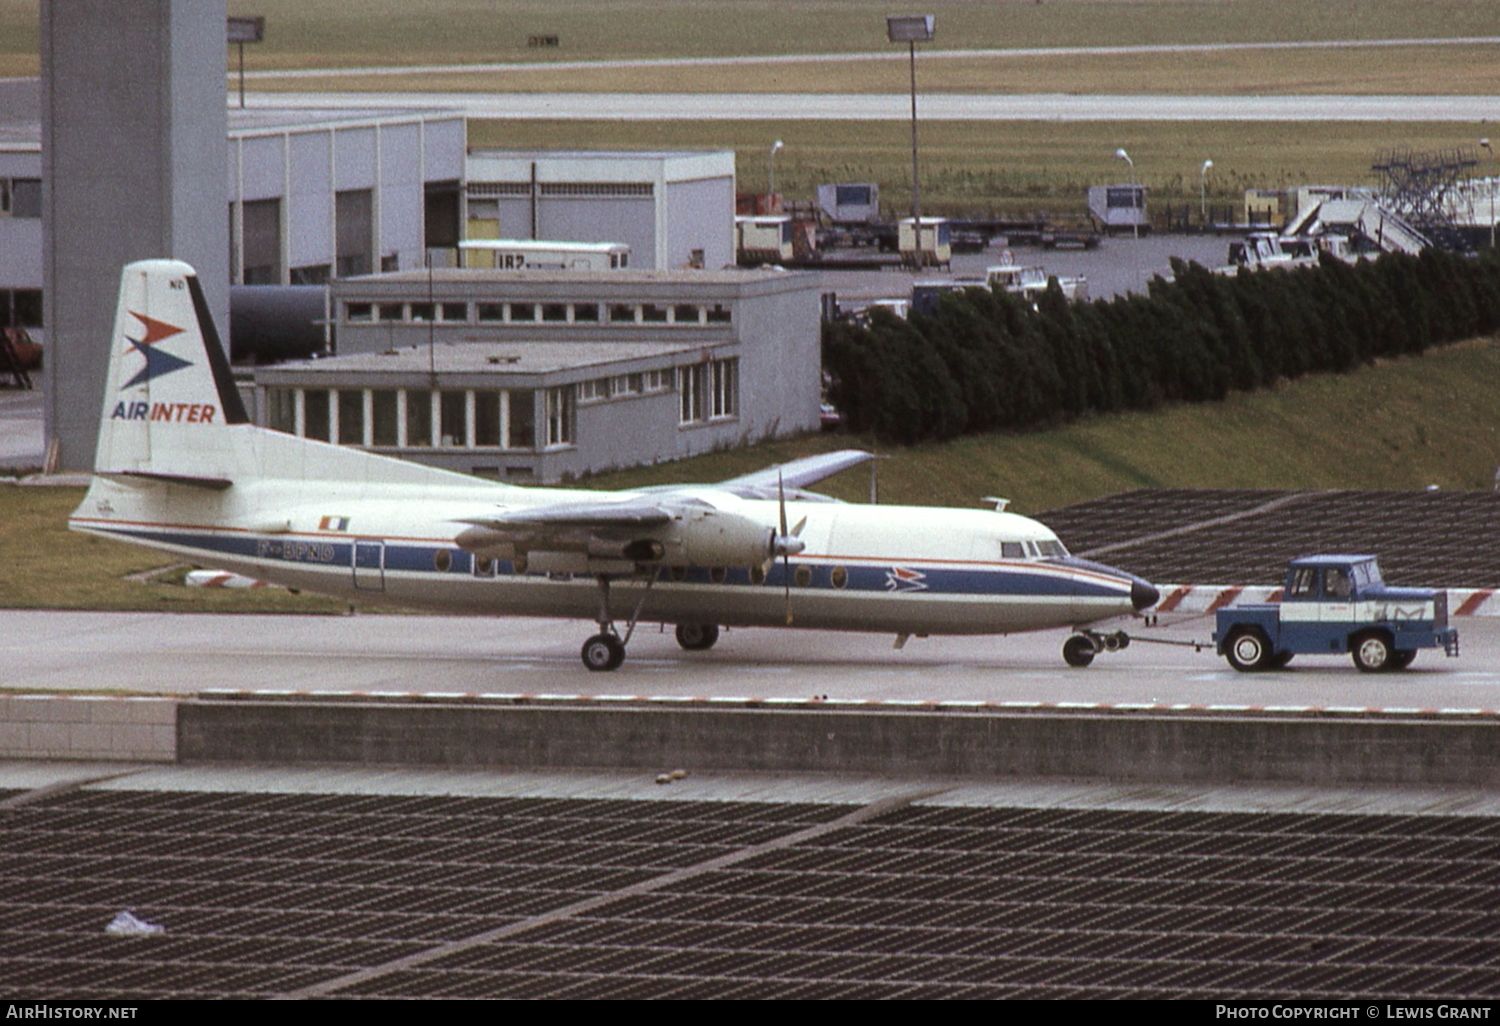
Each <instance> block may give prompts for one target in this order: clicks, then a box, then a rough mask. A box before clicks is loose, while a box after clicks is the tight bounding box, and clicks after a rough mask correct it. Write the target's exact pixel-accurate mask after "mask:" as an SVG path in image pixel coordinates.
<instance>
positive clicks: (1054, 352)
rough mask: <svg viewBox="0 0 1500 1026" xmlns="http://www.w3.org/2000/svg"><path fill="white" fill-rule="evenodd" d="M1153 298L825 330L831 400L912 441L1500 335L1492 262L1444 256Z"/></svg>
mask: <svg viewBox="0 0 1500 1026" xmlns="http://www.w3.org/2000/svg"><path fill="white" fill-rule="evenodd" d="M1172 269H1173V272H1174V280H1173V281H1170V282H1168V281H1166V280H1164V279H1162V278H1156V279H1155V280H1153V281H1152V282H1151V285H1150V290H1149V293H1148V294H1147V295H1136V294H1132V295H1125V296H1118V297H1115V298H1114V299H1108V300H1104V299H1100V300H1094V301H1091V302H1070V301H1069V300H1067V299H1065V298H1064V297H1063V295H1062V291H1061V290H1060V289H1059V288H1058V287H1057V285H1056V282H1053V283H1052V285H1051V287H1050V288H1049V289H1048V291H1047V292H1046V293H1045V294H1044V295H1043V296H1042V298H1041V300H1040V301H1039V302H1038V304H1037V305H1036V307H1035V308H1033V307H1032V306H1031V304H1030V303H1027V302H1025V301H1023V300H1021V299H1020V298H1019V297H1016V296H1012V295H1009V294H1007V293H1003V292H1001V293H994V292H991V291H989V290H988V289H985V288H978V287H976V288H971V289H965V290H963V291H962V292H955V293H951V294H947V295H944V296H943V297H942V298H941V301H940V302H939V304H938V307H937V310H936V312H935V313H934V314H933V315H931V316H924V315H922V314H917V313H913V314H912V315H911V317H910V319H909V320H901V319H900V318H897V317H894V316H891V315H890V314H888V313H887V312H885V311H883V310H877V311H876V312H875V314H874V316H873V317H872V319H871V322H870V324H869V325H868V326H867V327H860V326H857V325H854V324H850V323H846V322H837V323H830V324H827V325H825V326H824V330H823V367H824V370H825V371H826V372H827V373H828V374H829V376H830V377H831V378H832V385H831V388H830V393H829V400H830V401H831V402H832V403H833V404H834V405H835V406H837V407H838V408H839V409H840V410H841V411H843V414H844V421H845V423H846V424H847V425H848V426H849V427H850V428H851V429H852V430H854V431H857V432H871V433H873V434H875V435H877V436H878V437H880V438H882V439H884V440H886V441H891V442H898V443H912V442H918V441H924V440H934V439H945V438H953V437H956V436H958V435H963V434H972V433H977V432H982V431H995V430H1025V429H1031V428H1039V427H1043V426H1046V425H1050V424H1056V423H1059V422H1063V421H1067V420H1071V419H1073V418H1075V417H1078V416H1080V415H1082V414H1084V413H1089V412H1096V413H1108V412H1112V411H1117V410H1128V409H1149V408H1151V407H1154V406H1158V405H1160V404H1162V403H1170V402H1203V401H1205V400H1211V399H1222V398H1224V396H1225V395H1226V394H1228V393H1229V391H1230V390H1231V389H1240V390H1250V389H1256V388H1263V387H1265V386H1267V385H1270V384H1272V383H1273V382H1275V381H1277V380H1279V379H1282V378H1296V377H1299V376H1300V375H1303V374H1312V373H1321V372H1335V373H1338V372H1343V371H1347V370H1350V369H1352V368H1354V367H1357V366H1359V365H1360V364H1362V363H1368V362H1369V361H1372V360H1374V359H1376V358H1377V357H1385V356H1397V355H1402V354H1413V353H1420V352H1422V351H1423V350H1425V349H1427V348H1428V347H1429V346H1436V345H1443V344H1445V343H1450V342H1456V341H1460V340H1462V339H1467V338H1473V337H1475V336H1477V335H1485V334H1490V333H1492V332H1495V331H1497V330H1500V257H1497V256H1496V254H1495V253H1494V252H1493V251H1486V252H1485V253H1484V254H1482V255H1481V256H1479V257H1466V256H1460V255H1456V254H1452V253H1446V252H1441V251H1438V250H1428V251H1426V252H1424V253H1422V254H1421V256H1417V257H1411V256H1404V255H1400V254H1389V255H1385V256H1382V257H1380V258H1379V259H1375V260H1361V261H1359V262H1358V263H1355V264H1345V263H1343V262H1341V261H1338V260H1335V259H1332V258H1330V257H1325V258H1324V259H1323V261H1322V262H1321V264H1320V265H1318V266H1316V267H1303V268H1297V269H1293V270H1272V271H1256V272H1250V271H1242V272H1240V273H1239V274H1238V275H1234V276H1224V275H1216V274H1213V273H1212V272H1210V271H1208V270H1206V269H1205V268H1203V267H1201V266H1199V265H1198V264H1184V263H1182V262H1180V261H1173V264H1172Z"/></svg>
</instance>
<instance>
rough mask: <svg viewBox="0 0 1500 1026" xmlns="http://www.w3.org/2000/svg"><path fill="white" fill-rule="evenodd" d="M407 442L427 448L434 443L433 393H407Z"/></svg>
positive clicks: (412, 445) (420, 447) (419, 447)
mask: <svg viewBox="0 0 1500 1026" xmlns="http://www.w3.org/2000/svg"><path fill="white" fill-rule="evenodd" d="M406 444H407V445H408V446H411V447H413V448H418V449H425V448H427V447H428V446H430V445H431V444H432V393H431V392H407V393H406Z"/></svg>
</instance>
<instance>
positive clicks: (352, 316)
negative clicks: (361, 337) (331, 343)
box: [344, 303, 375, 322]
mask: <svg viewBox="0 0 1500 1026" xmlns="http://www.w3.org/2000/svg"><path fill="white" fill-rule="evenodd" d="M374 319H375V304H373V303H345V304H344V320H346V321H355V322H359V321H373V320H374Z"/></svg>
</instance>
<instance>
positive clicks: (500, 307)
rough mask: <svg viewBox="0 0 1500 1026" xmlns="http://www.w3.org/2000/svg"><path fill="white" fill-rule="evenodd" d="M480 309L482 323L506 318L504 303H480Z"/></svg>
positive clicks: (491, 322)
mask: <svg viewBox="0 0 1500 1026" xmlns="http://www.w3.org/2000/svg"><path fill="white" fill-rule="evenodd" d="M478 311H479V320H480V322H481V323H490V324H494V323H496V322H498V321H503V320H505V304H504V303H480V304H478Z"/></svg>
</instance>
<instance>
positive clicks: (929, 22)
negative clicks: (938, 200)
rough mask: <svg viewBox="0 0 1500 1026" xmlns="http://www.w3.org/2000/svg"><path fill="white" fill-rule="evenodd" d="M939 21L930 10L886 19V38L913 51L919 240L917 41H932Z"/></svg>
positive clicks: (914, 200) (914, 199) (914, 207)
mask: <svg viewBox="0 0 1500 1026" xmlns="http://www.w3.org/2000/svg"><path fill="white" fill-rule="evenodd" d="M936 23H937V18H936V16H935V15H931V14H891V15H887V16H886V19H885V34H886V38H887V39H889V40H890V41H891V42H893V43H905V44H906V46H907V52H908V53H909V54H910V55H911V217H912V229H913V230H914V231H915V232H917V233H918V234H917V237H918V239H919V240H920V238H921V230H922V179H921V176H920V175H919V174H918V172H917V44H918V43H929V42H931V41H932V35H933V31H934V28H935V26H936Z"/></svg>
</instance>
